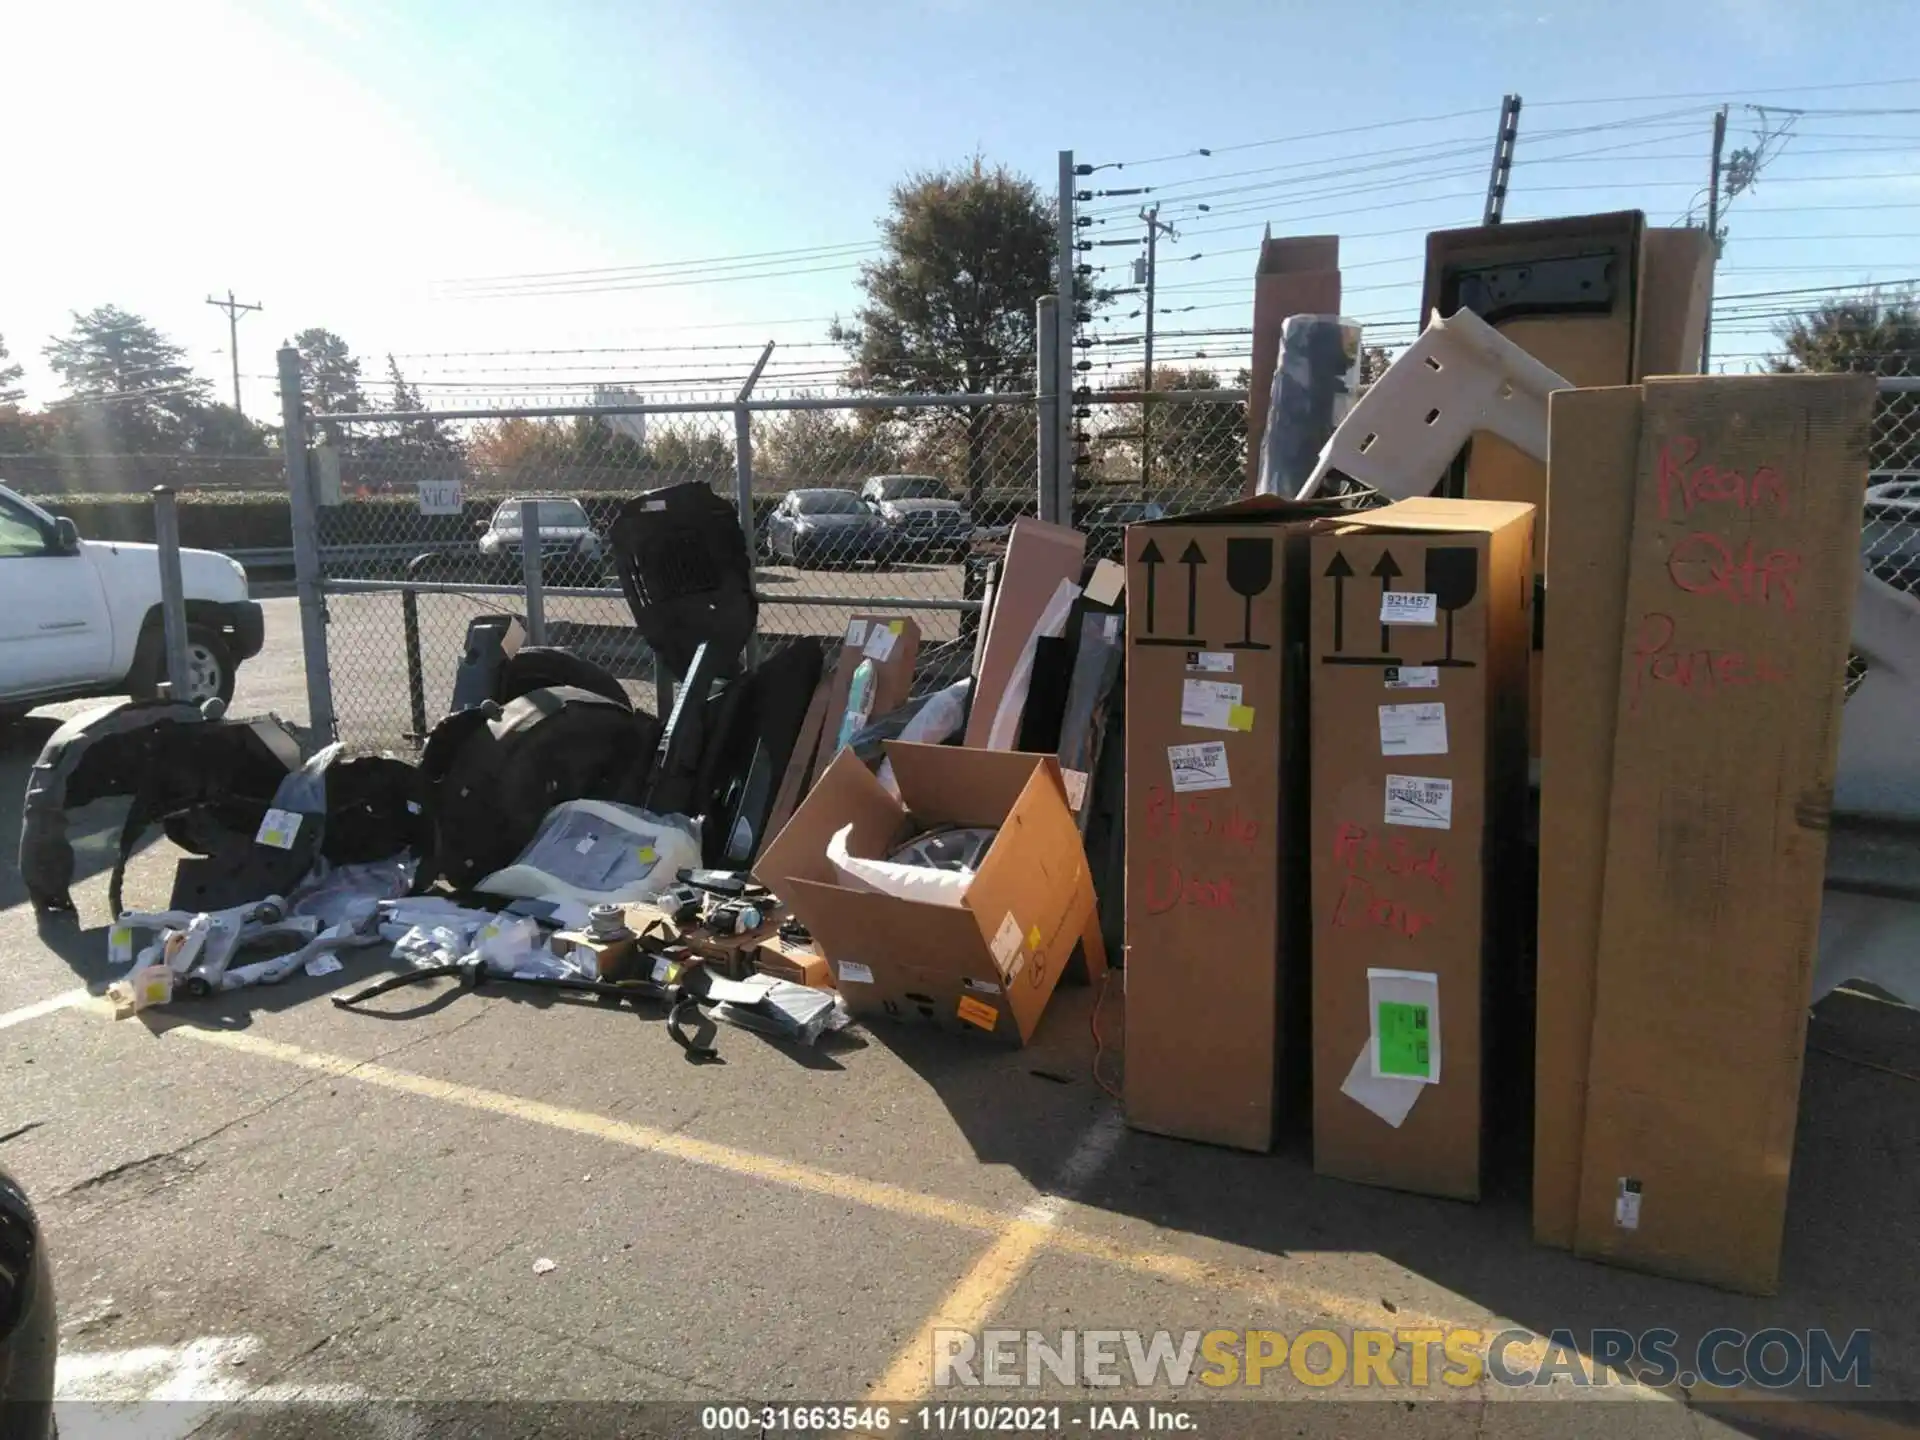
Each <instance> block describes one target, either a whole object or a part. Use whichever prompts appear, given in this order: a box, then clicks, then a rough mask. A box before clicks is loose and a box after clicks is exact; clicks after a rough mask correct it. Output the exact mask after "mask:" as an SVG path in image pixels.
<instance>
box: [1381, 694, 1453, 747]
mask: <svg viewBox="0 0 1920 1440" xmlns="http://www.w3.org/2000/svg"><path fill="white" fill-rule="evenodd" d="M1380 753H1381V754H1382V755H1444V754H1446V753H1447V707H1446V706H1445V705H1443V704H1442V703H1441V702H1440V701H1438V700H1430V701H1428V702H1427V703H1425V704H1424V705H1382V706H1381V707H1380Z"/></svg>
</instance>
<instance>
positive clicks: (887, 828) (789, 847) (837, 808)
mask: <svg viewBox="0 0 1920 1440" xmlns="http://www.w3.org/2000/svg"><path fill="white" fill-rule="evenodd" d="M816 797H818V801H819V803H818V804H816V803H814V801H815V799H816ZM847 824H851V825H852V826H853V834H852V835H851V836H849V837H848V846H847V848H848V850H849V851H850V852H851V853H853V854H855V855H878V854H882V853H884V852H885V851H886V850H887V849H889V848H890V847H891V846H892V845H893V844H894V843H895V842H897V841H900V840H904V839H905V838H906V827H907V811H906V807H905V805H903V804H902V803H901V802H900V801H899V800H896V799H895V798H894V797H893V796H892V795H889V794H888V793H887V788H886V786H884V785H882V784H881V783H880V782H879V780H877V779H875V778H874V774H873V772H872V771H871V770H869V769H867V767H866V766H865V765H864V764H862V763H861V761H860V759H859V757H858V756H856V755H851V754H846V753H842V754H841V755H839V756H838V757H836V758H835V760H834V762H833V763H832V764H831V765H829V766H828V767H827V769H826V773H825V774H823V775H821V777H820V778H819V779H818V780H816V781H815V782H814V786H813V791H812V793H811V794H809V795H808V796H807V798H806V799H805V800H804V801H802V802H801V805H800V808H799V809H798V810H796V811H795V812H794V815H793V818H792V819H791V820H789V821H788V822H787V823H786V824H785V825H784V826H782V827H781V829H780V833H779V834H777V835H775V836H774V837H773V839H772V840H771V841H769V842H768V843H767V845H766V846H765V847H764V848H763V849H762V850H761V851H760V858H759V859H758V860H757V861H755V862H754V867H753V878H754V879H756V880H758V881H759V882H760V883H761V884H762V885H765V886H766V887H767V888H768V889H769V890H771V891H773V893H774V894H776V895H778V896H780V897H781V898H782V899H785V898H786V893H787V891H786V887H787V886H788V885H789V884H791V883H792V882H793V880H794V879H796V878H798V879H803V880H812V881H815V882H818V883H820V884H823V885H832V884H836V883H838V882H837V878H836V875H835V872H834V868H833V866H832V865H831V864H829V863H828V861H827V841H828V840H830V839H832V838H833V834H834V832H835V831H836V830H838V829H839V828H840V827H841V826H842V825H847ZM800 918H801V919H802V920H805V919H806V918H807V917H806V916H805V915H802V916H801V917H800Z"/></svg>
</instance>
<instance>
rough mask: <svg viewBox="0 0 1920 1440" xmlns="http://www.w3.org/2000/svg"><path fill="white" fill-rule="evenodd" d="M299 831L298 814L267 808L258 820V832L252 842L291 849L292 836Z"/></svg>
mask: <svg viewBox="0 0 1920 1440" xmlns="http://www.w3.org/2000/svg"><path fill="white" fill-rule="evenodd" d="M299 833H300V816H299V815H297V814H296V813H295V812H293V811H292V810H269V811H267V813H266V815H265V817H264V818H263V819H262V820H261V821H260V833H259V834H257V835H255V836H254V837H253V843H254V844H256V845H271V846H273V848H274V849H276V850H291V849H292V848H293V841H294V837H295V836H296V835H298V834H299Z"/></svg>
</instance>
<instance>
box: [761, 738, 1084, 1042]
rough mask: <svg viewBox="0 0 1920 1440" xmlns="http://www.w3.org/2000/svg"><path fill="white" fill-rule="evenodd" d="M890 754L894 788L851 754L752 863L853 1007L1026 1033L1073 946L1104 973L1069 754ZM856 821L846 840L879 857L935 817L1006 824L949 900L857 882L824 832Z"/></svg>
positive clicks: (1022, 1036) (892, 747) (1001, 1035)
mask: <svg viewBox="0 0 1920 1440" xmlns="http://www.w3.org/2000/svg"><path fill="white" fill-rule="evenodd" d="M886 752H887V756H888V758H889V759H890V760H892V762H893V776H894V780H895V782H896V783H897V784H898V785H899V787H900V795H899V798H898V799H896V798H895V797H894V796H892V795H890V794H888V793H887V790H886V788H885V787H884V786H882V785H881V784H880V782H879V781H878V780H877V779H875V778H874V776H873V773H872V772H871V771H869V770H868V769H867V767H866V766H865V765H864V764H862V763H861V761H860V760H859V759H858V758H857V757H856V756H854V755H852V754H850V753H845V752H843V753H842V754H841V755H840V756H839V757H838V758H836V759H835V760H834V762H833V764H831V765H830V766H828V767H827V771H826V773H825V774H824V775H822V776H821V777H820V779H819V780H818V781H817V782H816V783H815V785H814V787H813V791H812V793H811V794H809V795H808V796H807V798H806V800H805V801H804V802H803V803H802V804H801V806H800V808H799V809H798V810H797V811H795V812H794V816H793V819H791V820H789V821H788V822H787V824H786V827H785V828H784V829H783V830H781V832H780V833H779V834H778V835H777V836H775V837H774V840H773V843H772V844H770V845H768V846H767V848H766V850H765V851H763V852H762V854H761V856H760V861H759V863H758V865H756V866H755V867H754V874H755V876H756V878H758V879H759V880H760V882H761V883H762V884H764V885H766V886H767V887H768V888H770V889H771V890H773V891H774V892H775V893H776V894H778V895H779V896H780V898H781V899H782V900H783V901H784V902H785V903H786V905H787V906H788V907H789V908H790V909H791V910H792V911H793V913H794V914H796V915H798V916H799V917H800V919H801V921H802V922H803V923H804V924H805V925H806V927H807V929H808V930H809V931H811V932H812V934H813V938H814V941H815V943H816V944H817V945H818V946H819V947H820V949H821V950H822V951H823V952H824V953H825V954H826V956H827V959H828V961H829V962H830V963H831V964H832V966H833V973H834V976H835V979H836V981H837V983H838V986H839V990H840V994H841V997H842V998H843V999H844V1000H845V1001H846V1004H847V1008H848V1009H849V1010H851V1011H852V1012H853V1013H854V1014H855V1015H890V1016H893V1017H895V1018H896V1019H917V1020H925V1021H929V1022H931V1023H933V1024H935V1025H938V1026H940V1027H941V1028H943V1029H947V1030H955V1031H962V1032H968V1033H979V1032H982V1031H984V1032H986V1033H987V1034H990V1035H993V1036H995V1037H996V1038H998V1039H1000V1040H1001V1041H1003V1042H1005V1043H1007V1044H1010V1045H1024V1044H1026V1042H1027V1041H1028V1040H1030V1039H1032V1038H1033V1032H1034V1029H1035V1027H1036V1026H1037V1025H1038V1024H1039V1023H1040V1013H1041V1012H1042V1011H1043V1010H1045V1009H1046V1006H1047V1000H1048V998H1049V997H1051V996H1052V994H1053V988H1054V986H1055V985H1056V984H1057V983H1058V982H1059V979H1060V972H1061V971H1062V970H1063V969H1065V968H1066V966H1067V965H1068V963H1069V962H1070V961H1071V960H1072V958H1073V952H1074V947H1075V945H1076V944H1079V945H1081V946H1083V947H1084V952H1083V953H1084V955H1085V960H1086V969H1087V974H1088V978H1089V979H1093V980H1098V979H1100V978H1101V977H1102V976H1103V975H1104V974H1105V973H1106V951H1105V949H1104V947H1103V945H1102V943H1101V939H1100V923H1099V917H1098V914H1097V911H1096V906H1095V903H1094V894H1093V876H1092V873H1091V872H1090V871H1089V870H1088V868H1087V859H1086V851H1085V849H1084V847H1083V846H1082V844H1081V840H1080V830H1079V827H1078V826H1077V825H1076V824H1075V823H1074V819H1073V815H1072V813H1071V812H1070V810H1069V809H1068V806H1067V793H1066V789H1065V786H1064V785H1063V783H1062V780H1061V774H1060V765H1059V762H1058V761H1056V760H1055V759H1054V758H1053V757H1052V756H1050V755H1028V754H1023V753H1020V752H1017V751H997V750H971V749H965V748H962V747H958V746H950V745H912V744H903V743H901V742H899V741H890V742H888V744H887V746H886ZM848 824H851V825H852V826H853V833H852V835H851V836H850V837H849V843H848V847H847V848H848V851H849V853H850V854H852V855H855V856H860V857H863V858H867V859H882V858H884V857H885V856H886V855H887V854H889V853H890V852H891V851H892V850H893V849H894V847H896V846H897V845H899V844H901V843H902V842H904V841H906V840H908V839H910V838H911V837H912V836H914V835H915V834H918V833H919V832H921V831H923V830H926V829H930V828H931V827H933V826H935V825H942V824H952V825H977V826H995V827H997V828H998V830H999V834H998V835H996V836H995V837H994V841H993V844H992V846H991V847H990V848H989V849H988V851H987V854H986V856H985V858H984V859H983V860H982V861H981V862H980V868H979V870H978V872H977V873H976V874H975V875H974V877H973V881H972V883H971V884H970V885H969V886H968V887H967V891H966V894H965V896H964V897H963V898H962V900H961V903H960V904H958V905H939V904H931V903H928V902H925V901H916V900H901V899H898V898H896V897H894V896H891V895H882V894H878V893H876V892H873V891H869V890H859V889H854V888H852V887H850V886H848V885H846V884H845V883H844V882H843V881H842V880H841V878H840V876H839V875H838V873H837V872H836V871H835V870H834V868H833V865H832V864H831V863H830V862H829V861H828V859H827V842H828V840H829V839H831V838H832V836H833V835H834V833H835V832H836V831H838V830H839V829H840V828H841V827H842V826H844V825H848Z"/></svg>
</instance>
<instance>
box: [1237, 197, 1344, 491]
mask: <svg viewBox="0 0 1920 1440" xmlns="http://www.w3.org/2000/svg"><path fill="white" fill-rule="evenodd" d="M1339 313H1340V237H1339V236H1338V235H1296V236H1282V237H1280V238H1278V239H1276V238H1274V237H1273V236H1272V235H1269V236H1267V238H1266V239H1265V240H1264V241H1263V242H1262V243H1261V246H1260V259H1259V261H1258V262H1257V263H1256V265H1255V267H1254V274H1253V358H1252V365H1251V368H1250V369H1249V371H1248V386H1247V493H1248V494H1249V495H1251V494H1252V493H1253V487H1254V484H1255V483H1256V482H1257V481H1258V480H1259V478H1260V445H1261V442H1262V441H1263V440H1264V439H1265V438H1266V433H1267V404H1268V402H1269V400H1271V399H1272V394H1273V372H1274V368H1275V367H1276V366H1277V365H1278V364H1279V363H1280V332H1281V329H1282V327H1283V326H1285V324H1286V323H1287V317H1289V316H1291V315H1337V314H1339Z"/></svg>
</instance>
